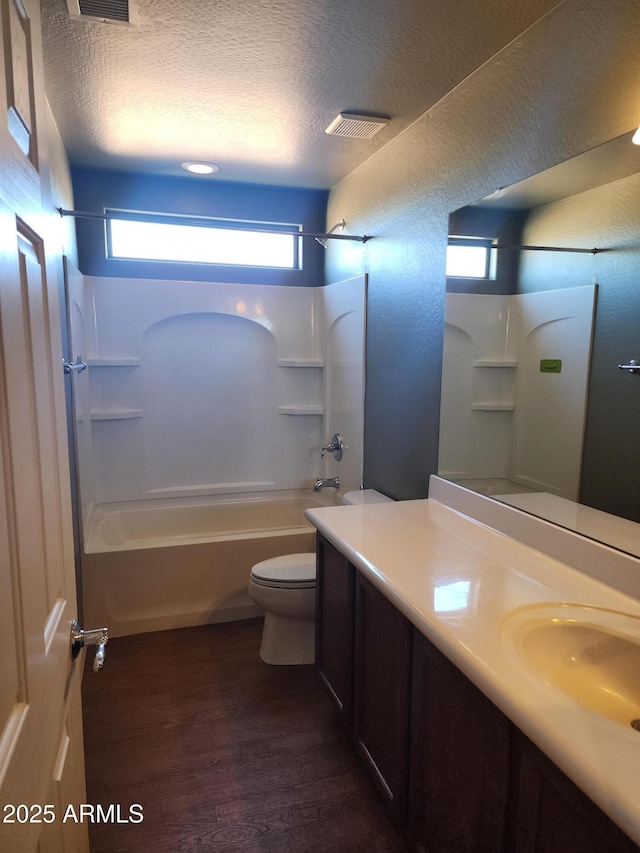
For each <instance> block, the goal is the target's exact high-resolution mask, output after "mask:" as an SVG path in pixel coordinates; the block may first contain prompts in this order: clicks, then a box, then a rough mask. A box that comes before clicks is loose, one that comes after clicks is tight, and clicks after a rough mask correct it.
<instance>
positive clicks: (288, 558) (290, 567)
mask: <svg viewBox="0 0 640 853" xmlns="http://www.w3.org/2000/svg"><path fill="white" fill-rule="evenodd" d="M251 577H252V578H255V579H256V580H257V581H263V582H265V581H266V582H268V583H277V584H283V585H284V584H286V585H287V586H289V585H291V586H297V585H298V584H306V585H307V586H308V585H313V584H315V581H316V555H315V554H285V555H284V556H282V557H272V558H271V559H270V560H263V561H262V562H261V563H256V565H255V566H254V567H253V568H252V569H251Z"/></svg>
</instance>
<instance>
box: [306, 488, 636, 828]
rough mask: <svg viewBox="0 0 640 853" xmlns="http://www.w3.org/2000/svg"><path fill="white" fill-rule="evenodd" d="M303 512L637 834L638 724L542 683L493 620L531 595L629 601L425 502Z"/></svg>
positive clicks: (630, 609)
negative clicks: (619, 720)
mask: <svg viewBox="0 0 640 853" xmlns="http://www.w3.org/2000/svg"><path fill="white" fill-rule="evenodd" d="M305 514H306V516H307V518H308V519H309V520H310V521H311V522H312V523H313V524H314V525H315V527H317V528H318V530H319V531H320V532H321V533H322V534H323V535H324V536H326V537H327V539H329V540H330V541H331V542H332V543H333V544H334V545H335V546H336V547H337V548H338V549H339V550H340V551H342V553H343V554H344V555H345V556H346V557H347V558H348V559H349V560H350V561H351V562H352V563H353V565H354V566H356V568H358V569H359V570H360V571H361V572H362V573H363V574H364V575H365V576H366V577H367V578H368V579H369V580H370V581H371V582H372V583H373V584H374V585H375V586H377V587H378V588H379V589H380V590H381V591H382V592H383V593H384V595H385V596H386V597H387V598H388V599H389V600H390V601H391V602H392V603H393V604H394V605H395V606H396V607H397V608H398V609H399V610H400V611H401V612H402V613H403V614H404V615H405V616H406V617H407V618H408V619H409V620H410V621H411V622H412V623H413V624H414V625H415V626H416V627H417V628H418V629H419V630H420V631H421V632H422V633H423V634H424V635H425V636H426V637H427V638H428V639H429V640H431V642H433V644H434V645H435V646H437V647H438V648H439V649H440V650H441V651H442V652H443V653H444V654H445V655H446V656H447V657H448V658H449V659H450V660H451V661H452V662H453V663H454V664H455V665H456V666H457V667H458V668H459V669H460V670H461V671H462V672H463V673H464V674H465V675H466V676H467V677H468V678H469V679H470V680H471V681H472V682H473V683H474V684H476V686H477V687H479V688H480V689H481V690H482V691H483V692H484V693H485V694H486V695H487V696H488V697H489V698H490V699H491V701H492V702H493V703H494V704H495V705H496V706H497V707H498V708H500V709H501V710H502V711H503V712H504V713H505V714H506V716H507V717H509V718H510V719H511V720H512V721H513V722H514V723H515V724H516V726H518V727H519V728H520V729H521V730H522V731H523V732H524V734H525V735H527V737H529V738H530V739H531V740H532V741H533V742H534V743H535V744H536V745H537V746H538V747H539V748H540V749H541V750H542V751H543V752H545V753H546V754H547V755H548V756H549V758H551V760H552V761H554V762H555V764H557V765H558V767H560V768H561V770H563V771H564V773H566V775H567V776H569V778H571V779H572V780H573V781H574V782H575V783H576V784H577V785H578V786H579V787H580V788H581V789H582V790H583V791H584V792H585V793H586V794H587V795H588V796H589V797H591V799H593V800H594V802H596V803H597V804H598V805H599V806H600V808H601V809H602V810H603V811H604V812H605V813H606V814H608V815H609V816H610V817H611V818H612V820H614V821H615V823H617V824H618V825H619V826H620V827H621V828H622V829H623V830H624V831H625V832H626V833H627V834H628V835H630V836H631V837H632V838H633V839H634V840H635V841H636V842H637V843H640V732H636V731H634V730H633V729H632V728H631V727H630V726H629V727H626V726H622V725H619V724H617V723H615V722H611V721H609V720H607V719H605V718H603V717H601V716H599V715H598V714H596V713H594V712H591V711H589V710H587V709H585V708H583V707H582V705H580V704H578V703H577V702H576V701H574V700H572V699H571V698H570V697H568V696H566V695H565V694H564V693H563V692H561V691H560V690H559V689H557V688H554V687H553V686H550V685H546V684H545V683H544V682H543V681H542V680H541V679H540V677H538V676H537V675H536V674H535V673H533V671H531V670H529V669H528V668H527V667H526V666H525V665H524V664H523V663H522V662H521V661H520V660H519V659H518V658H517V657H516V656H515V655H514V654H512V653H510V652H509V651H508V643H505V640H504V628H503V623H504V620H505V617H506V616H507V615H508V614H510V613H511V612H512V611H513V610H514V609H517V608H522V607H525V606H530V605H535V604H537V603H551V602H554V603H575V604H586V605H592V606H595V607H598V608H606V609H610V610H614V611H619V612H623V613H626V614H630V615H631V616H634V617H637V618H640V602H639V601H638V600H637V599H635V598H632V597H631V596H628V595H625V594H623V593H622V592H619V591H617V590H616V589H613V588H612V587H609V586H607V585H605V584H603V583H601V582H599V581H597V580H595V579H593V578H592V577H589V576H587V575H586V574H583V573H582V572H580V571H578V570H577V569H574V568H571V567H569V566H567V565H565V564H564V563H560V562H558V561H557V560H554V559H552V558H550V557H547V556H546V555H545V554H543V553H541V552H540V551H537V550H534V549H533V548H530V547H527V546H525V545H523V544H521V543H520V542H517V541H515V540H514V539H510V538H509V537H508V536H505V535H504V534H502V533H498V532H497V531H495V530H492V529H491V528H489V527H487V526H485V525H483V524H480V523H478V522H477V521H474V520H473V519H471V518H468V517H466V516H464V515H462V514H461V513H459V512H456V511H455V510H453V509H450V508H449V507H447V506H444V505H443V504H440V503H437V502H436V501H434V500H419V501H402V502H397V503H384V504H373V505H364V506H341V507H327V508H319V509H311V510H307V511H306V513H305ZM639 625H640V623H639ZM501 630H502V634H501ZM638 641H639V642H640V633H639V635H638ZM638 678H639V679H640V672H638Z"/></svg>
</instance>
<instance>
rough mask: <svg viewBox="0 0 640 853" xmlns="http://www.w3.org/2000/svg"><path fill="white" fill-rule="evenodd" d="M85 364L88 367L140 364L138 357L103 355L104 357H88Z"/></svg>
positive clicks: (136, 365) (134, 365)
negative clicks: (110, 356)
mask: <svg viewBox="0 0 640 853" xmlns="http://www.w3.org/2000/svg"><path fill="white" fill-rule="evenodd" d="M87 364H88V365H89V367H138V365H139V364H140V359H139V358H128V357H124V356H123V357H122V358H120V357H117V356H115V357H113V358H109V357H105V358H102V357H100V358H88V359H87Z"/></svg>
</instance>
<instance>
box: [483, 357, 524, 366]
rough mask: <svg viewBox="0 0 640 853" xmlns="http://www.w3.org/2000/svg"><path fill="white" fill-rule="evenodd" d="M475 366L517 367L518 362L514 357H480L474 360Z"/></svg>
mask: <svg viewBox="0 0 640 853" xmlns="http://www.w3.org/2000/svg"><path fill="white" fill-rule="evenodd" d="M473 366H474V367H517V366H518V362H517V361H513V360H512V359H505V358H503V359H500V358H478V359H476V360H475V361H474V362H473Z"/></svg>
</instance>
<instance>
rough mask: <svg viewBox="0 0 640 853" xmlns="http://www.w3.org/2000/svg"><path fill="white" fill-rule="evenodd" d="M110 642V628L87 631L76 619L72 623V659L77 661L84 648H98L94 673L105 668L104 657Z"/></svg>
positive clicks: (94, 662)
mask: <svg viewBox="0 0 640 853" xmlns="http://www.w3.org/2000/svg"><path fill="white" fill-rule="evenodd" d="M108 642H109V629H108V628H93V629H92V630H90V631H85V630H84V628H81V627H80V625H79V624H78V620H77V619H74V620H73V622H72V623H71V658H72V660H75V659H76V658H77V657H78V655H79V654H80V649H82V648H83V647H84V646H96V647H97V648H96V657H95V660H94V661H93V671H94V672H100V670H101V669H102V667H103V666H104V655H105V649H106V647H107V643H108Z"/></svg>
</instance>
